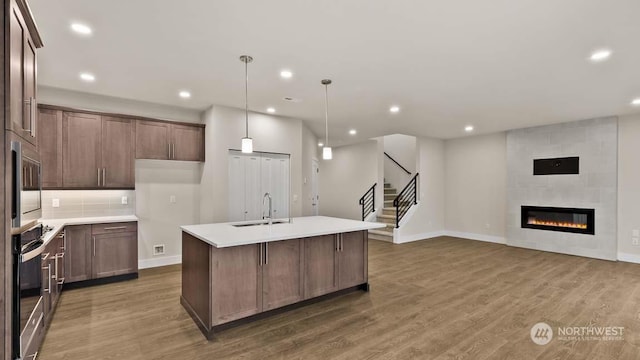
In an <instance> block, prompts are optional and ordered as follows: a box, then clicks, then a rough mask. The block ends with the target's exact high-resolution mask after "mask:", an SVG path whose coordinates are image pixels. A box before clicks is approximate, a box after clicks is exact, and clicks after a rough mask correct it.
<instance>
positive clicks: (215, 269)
mask: <svg viewBox="0 0 640 360" xmlns="http://www.w3.org/2000/svg"><path fill="white" fill-rule="evenodd" d="M259 249H260V245H245V246H234V247H228V248H214V247H212V248H211V251H212V263H211V267H212V269H211V274H212V276H213V277H212V280H211V281H212V283H211V292H212V294H211V295H212V306H211V308H212V324H213V325H219V324H223V323H226V322H229V321H233V320H237V319H240V318H244V317H247V316H250V315H253V314H257V313H259V312H261V311H262V267H261V266H260V250H259ZM203 290H204V289H203Z"/></svg>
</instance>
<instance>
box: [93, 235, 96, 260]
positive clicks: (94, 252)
mask: <svg viewBox="0 0 640 360" xmlns="http://www.w3.org/2000/svg"><path fill="white" fill-rule="evenodd" d="M93 256H94V257H95V256H96V237H95V236H94V237H93Z"/></svg>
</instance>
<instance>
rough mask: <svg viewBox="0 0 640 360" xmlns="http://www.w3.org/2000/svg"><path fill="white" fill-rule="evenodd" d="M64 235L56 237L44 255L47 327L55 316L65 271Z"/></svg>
mask: <svg viewBox="0 0 640 360" xmlns="http://www.w3.org/2000/svg"><path fill="white" fill-rule="evenodd" d="M64 258H65V246H64V233H62V234H58V235H56V237H54V238H53V239H52V240H51V241H50V242H49V243H48V244H47V246H46V247H45V249H44V252H43V254H42V294H43V296H42V301H43V309H44V321H45V325H48V324H49V322H50V321H51V317H52V316H53V310H54V309H55V307H56V304H57V303H58V299H59V298H60V292H61V291H62V284H63V283H64V271H65V264H64Z"/></svg>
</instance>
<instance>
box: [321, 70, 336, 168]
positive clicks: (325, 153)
mask: <svg viewBox="0 0 640 360" xmlns="http://www.w3.org/2000/svg"><path fill="white" fill-rule="evenodd" d="M320 83H321V84H322V85H324V103H325V110H324V126H325V139H324V147H323V148H322V159H323V160H331V159H332V158H333V154H332V153H331V147H330V146H329V90H328V87H329V85H331V80H329V79H324V80H322V81H321V82H320Z"/></svg>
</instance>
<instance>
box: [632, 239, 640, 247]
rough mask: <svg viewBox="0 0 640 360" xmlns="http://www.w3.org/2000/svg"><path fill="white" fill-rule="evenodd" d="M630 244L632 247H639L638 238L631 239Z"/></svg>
mask: <svg viewBox="0 0 640 360" xmlns="http://www.w3.org/2000/svg"><path fill="white" fill-rule="evenodd" d="M631 243H632V244H633V245H635V246H638V245H640V243H638V238H635V237H634V238H633V239H631Z"/></svg>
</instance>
